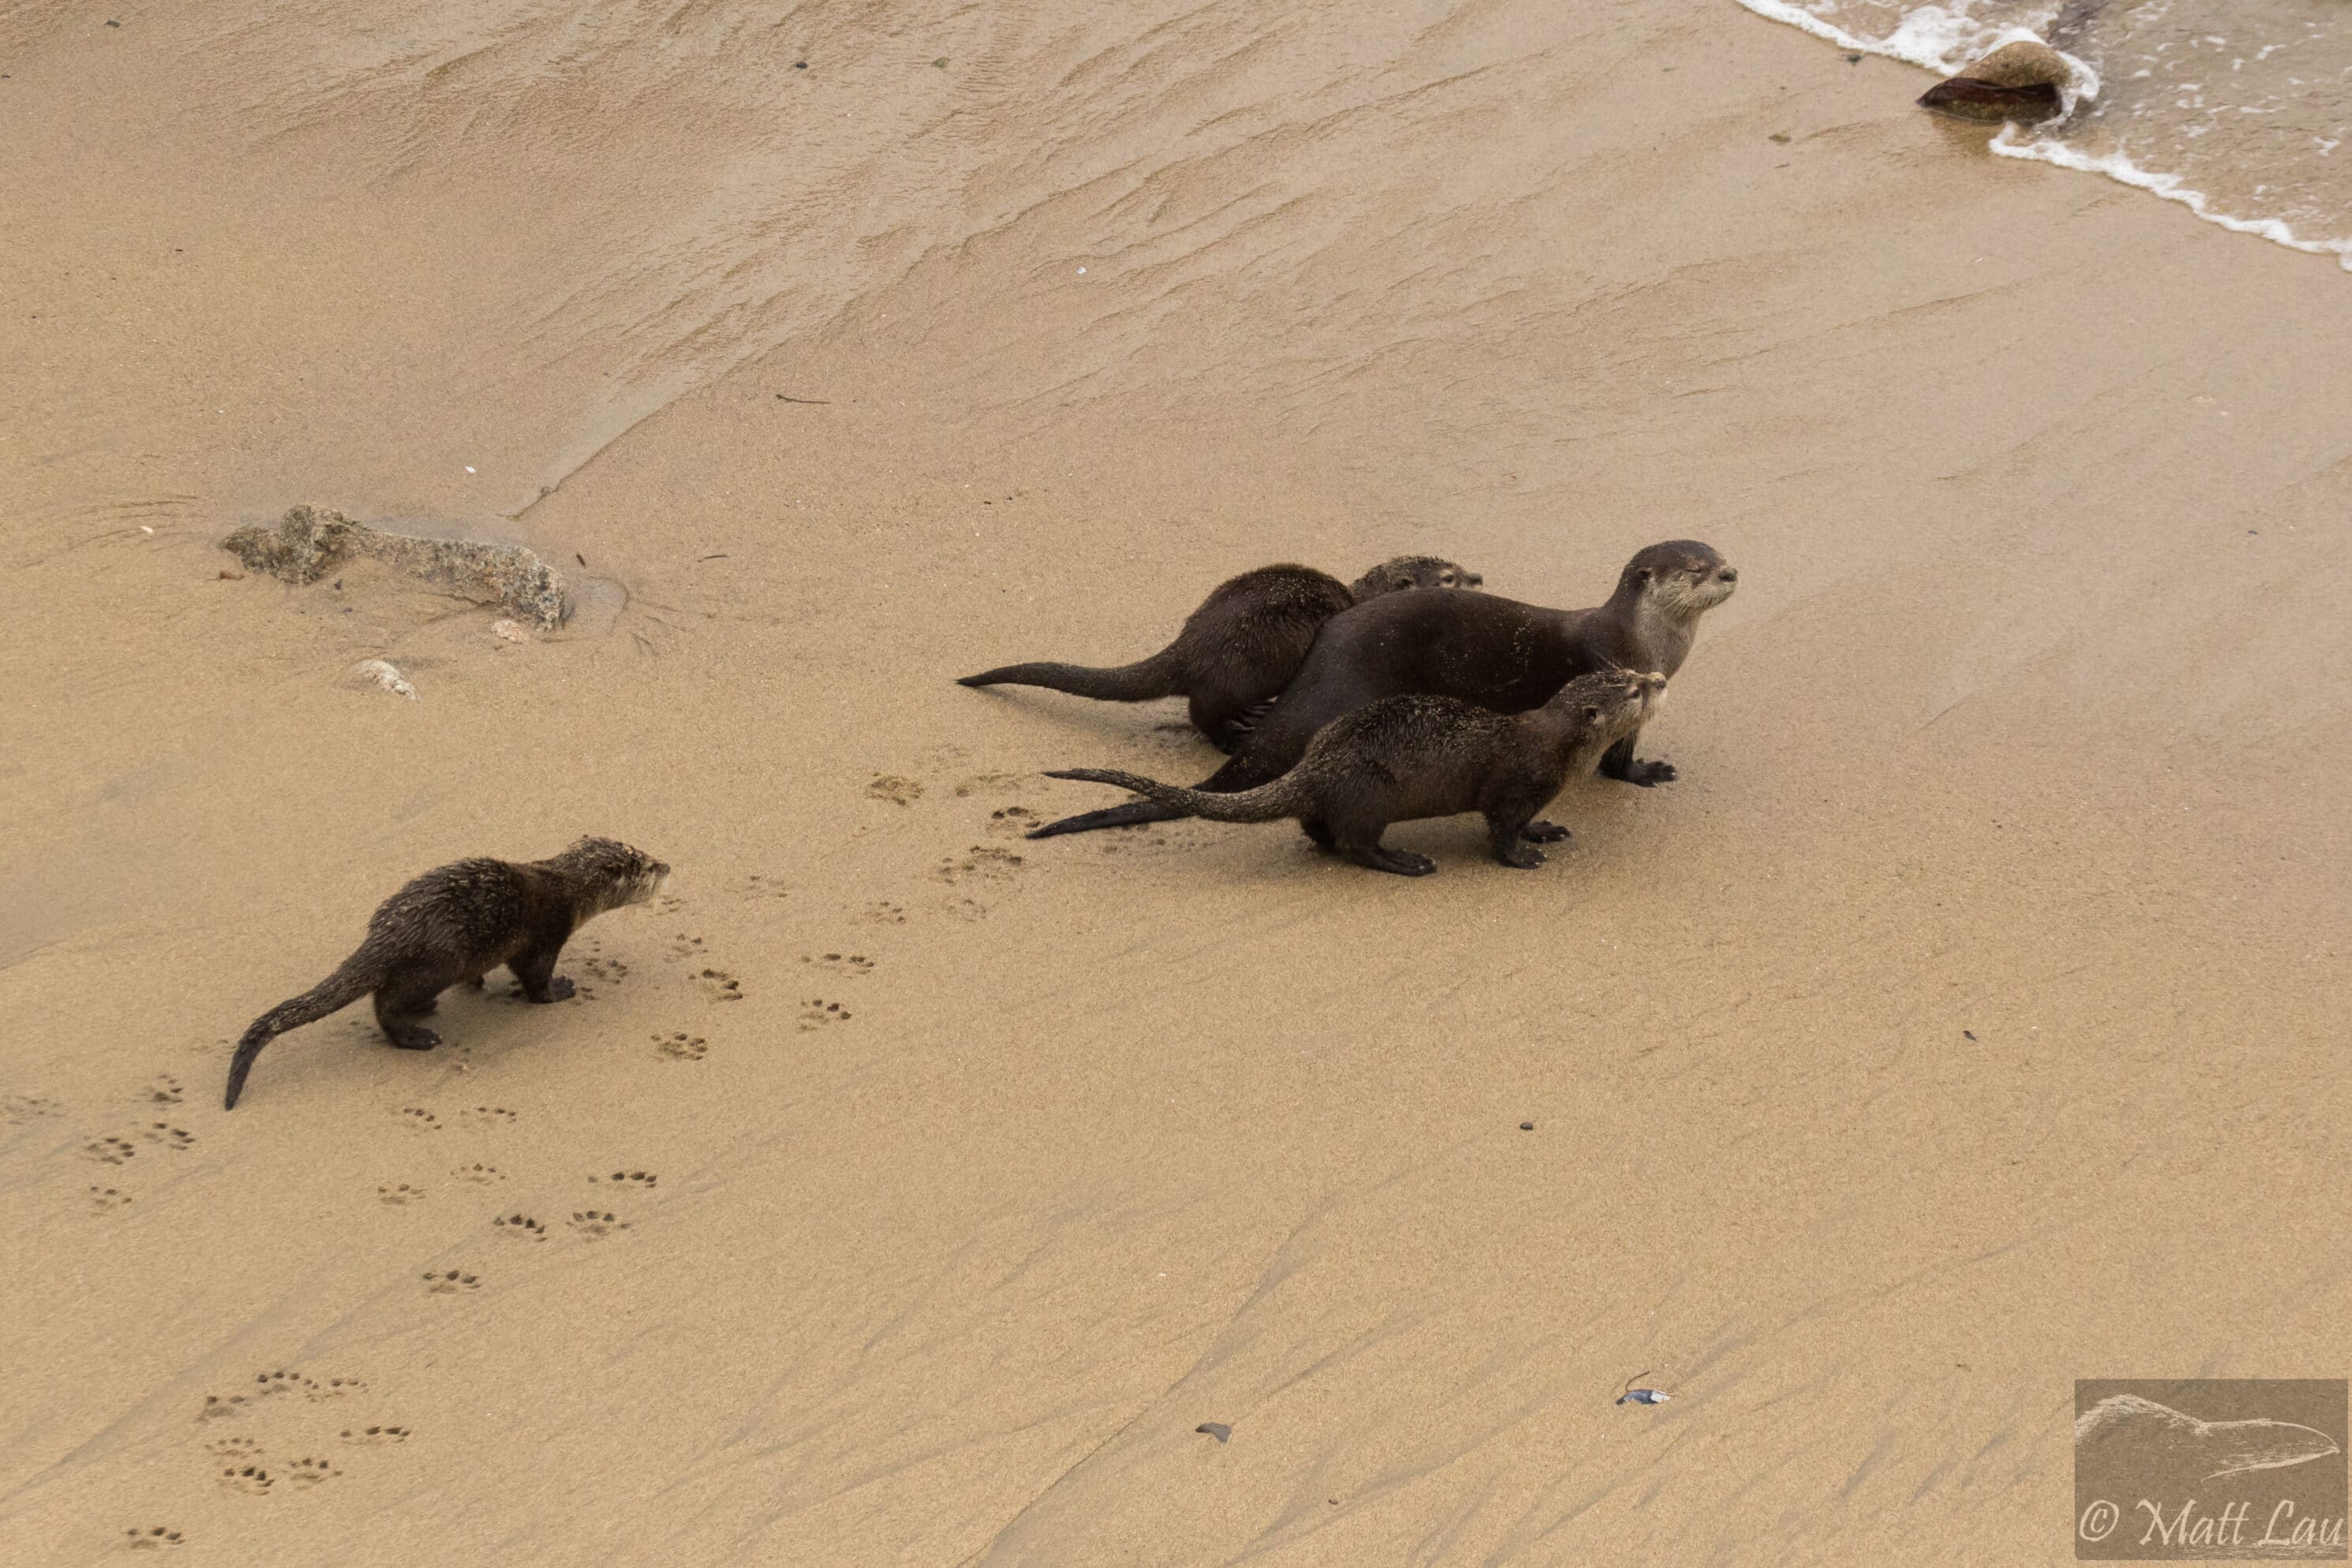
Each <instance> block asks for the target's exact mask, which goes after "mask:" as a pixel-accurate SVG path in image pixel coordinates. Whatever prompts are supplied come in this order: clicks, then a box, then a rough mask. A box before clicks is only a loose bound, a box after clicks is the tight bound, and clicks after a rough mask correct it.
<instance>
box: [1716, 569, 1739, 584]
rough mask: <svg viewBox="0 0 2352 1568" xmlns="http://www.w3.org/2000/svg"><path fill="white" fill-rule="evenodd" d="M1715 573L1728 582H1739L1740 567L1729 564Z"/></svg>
mask: <svg viewBox="0 0 2352 1568" xmlns="http://www.w3.org/2000/svg"><path fill="white" fill-rule="evenodd" d="M1715 575H1716V576H1717V577H1719V578H1721V579H1722V580H1724V581H1726V582H1738V580H1739V569H1738V567H1736V566H1727V567H1725V568H1724V569H1723V570H1721V571H1718V572H1717V573H1716V574H1715Z"/></svg>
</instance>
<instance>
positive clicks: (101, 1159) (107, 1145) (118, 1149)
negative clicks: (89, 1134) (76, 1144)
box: [81, 1138, 139, 1166]
mask: <svg viewBox="0 0 2352 1568" xmlns="http://www.w3.org/2000/svg"><path fill="white" fill-rule="evenodd" d="M81 1152H82V1155H83V1156H84V1157H85V1158H88V1159H93V1160H96V1161H97V1162H98V1163H99V1164H100V1165H102V1166H119V1165H121V1164H122V1162H123V1161H125V1160H127V1159H130V1158H131V1156H132V1155H136V1154H138V1152H139V1151H138V1150H137V1149H134V1148H132V1147H131V1141H130V1140H129V1139H127V1138H93V1139H91V1140H90V1141H89V1143H87V1144H84V1145H82V1146H81Z"/></svg>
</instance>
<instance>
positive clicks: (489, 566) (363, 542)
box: [221, 507, 572, 631]
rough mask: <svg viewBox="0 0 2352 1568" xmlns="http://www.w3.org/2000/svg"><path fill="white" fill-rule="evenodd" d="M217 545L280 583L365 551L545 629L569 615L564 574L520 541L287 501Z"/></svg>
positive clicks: (318, 574)
mask: <svg viewBox="0 0 2352 1568" xmlns="http://www.w3.org/2000/svg"><path fill="white" fill-rule="evenodd" d="M221 549H225V550H226V551H228V552H229V554H231V555H233V556H235V557H236V559H239V560H240V561H243V562H244V563H245V565H246V566H247V569H248V570H253V571H264V572H268V574H269V575H270V576H272V577H274V578H277V579H278V580H281V581H285V582H291V583H296V584H302V583H311V582H316V581H318V580H320V578H322V577H324V576H326V575H327V573H328V572H330V571H331V570H334V569H335V568H336V567H338V566H340V565H341V564H342V563H343V562H344V561H346V560H349V559H351V558H352V557H353V556H369V557H372V558H373V559H377V560H381V561H383V562H384V563H385V564H386V565H389V566H394V567H397V568H399V569H400V570H403V571H407V572H413V573H415V575H416V576H418V577H421V578H424V579H425V580H427V581H430V582H435V583H438V584H439V585H440V586H442V587H444V588H446V589H448V590H450V591H453V592H456V593H460V594H463V595H464V596H465V597H467V598H468V599H475V600H482V601H488V602H490V603H493V604H503V605H505V606H506V607H507V608H508V609H509V610H511V611H513V612H515V613H516V614H518V615H521V616H527V617H529V618H530V620H532V621H534V622H537V623H538V624H539V625H540V626H541V628H542V629H544V630H548V631H552V630H553V629H555V628H556V627H558V626H561V625H562V624H563V622H564V621H565V619H566V618H567V617H569V616H570V615H571V613H572V605H571V601H570V598H569V596H568V594H567V593H566V591H565V587H564V581H563V577H562V574H561V573H560V572H558V571H557V570H555V569H554V568H553V567H551V566H549V565H548V564H547V563H546V562H545V561H543V560H541V559H540V558H539V557H538V556H537V555H536V554H534V553H533V552H531V551H530V550H527V549H523V548H522V547H521V546H520V545H496V544H484V543H482V542H480V541H478V540H475V539H428V538H418V537H416V536H415V535H414V534H394V533H386V532H384V531H383V529H381V528H369V527H367V526H366V525H365V524H363V523H355V522H353V521H352V519H351V518H349V517H345V516H343V514H342V513H341V512H336V511H329V510H327V509H325V508H323V507H289V508H288V509H287V512H286V515H285V516H284V517H280V518H279V519H278V521H277V522H276V523H275V524H272V525H264V524H258V523H257V524H252V525H250V526H248V527H246V528H238V529H237V530H236V531H235V532H234V533H232V534H230V535H229V536H228V537H227V538H225V539H223V540H221ZM339 586H340V585H339Z"/></svg>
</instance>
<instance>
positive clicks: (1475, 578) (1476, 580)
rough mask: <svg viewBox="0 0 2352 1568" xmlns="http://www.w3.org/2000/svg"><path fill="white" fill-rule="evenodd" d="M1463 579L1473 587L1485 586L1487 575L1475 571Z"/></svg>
mask: <svg viewBox="0 0 2352 1568" xmlns="http://www.w3.org/2000/svg"><path fill="white" fill-rule="evenodd" d="M1463 581H1465V582H1466V583H1468V584H1469V585H1470V586H1471V587H1473V588H1484V587H1486V578H1485V576H1484V575H1482V574H1480V573H1478V572H1475V571H1474V572H1472V573H1470V574H1469V575H1468V576H1466V577H1465V578H1464V579H1463Z"/></svg>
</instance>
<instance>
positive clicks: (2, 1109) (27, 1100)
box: [0, 1094, 65, 1127]
mask: <svg viewBox="0 0 2352 1568" xmlns="http://www.w3.org/2000/svg"><path fill="white" fill-rule="evenodd" d="M64 1109H65V1107H64V1106H63V1105H60V1104H58V1103H57V1102H56V1101H54V1100H51V1099H48V1098H47V1097H45V1096H43V1095H39V1094H11V1095H9V1096H8V1097H7V1098H6V1099H5V1100H0V1122H5V1123H7V1124H9V1125H10V1126H12V1127H21V1126H23V1125H24V1124H26V1123H27V1122H33V1121H37V1120H39V1119H40V1118H41V1117H43V1116H54V1115H56V1114H57V1113H58V1112H60V1111H62V1110H64Z"/></svg>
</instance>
